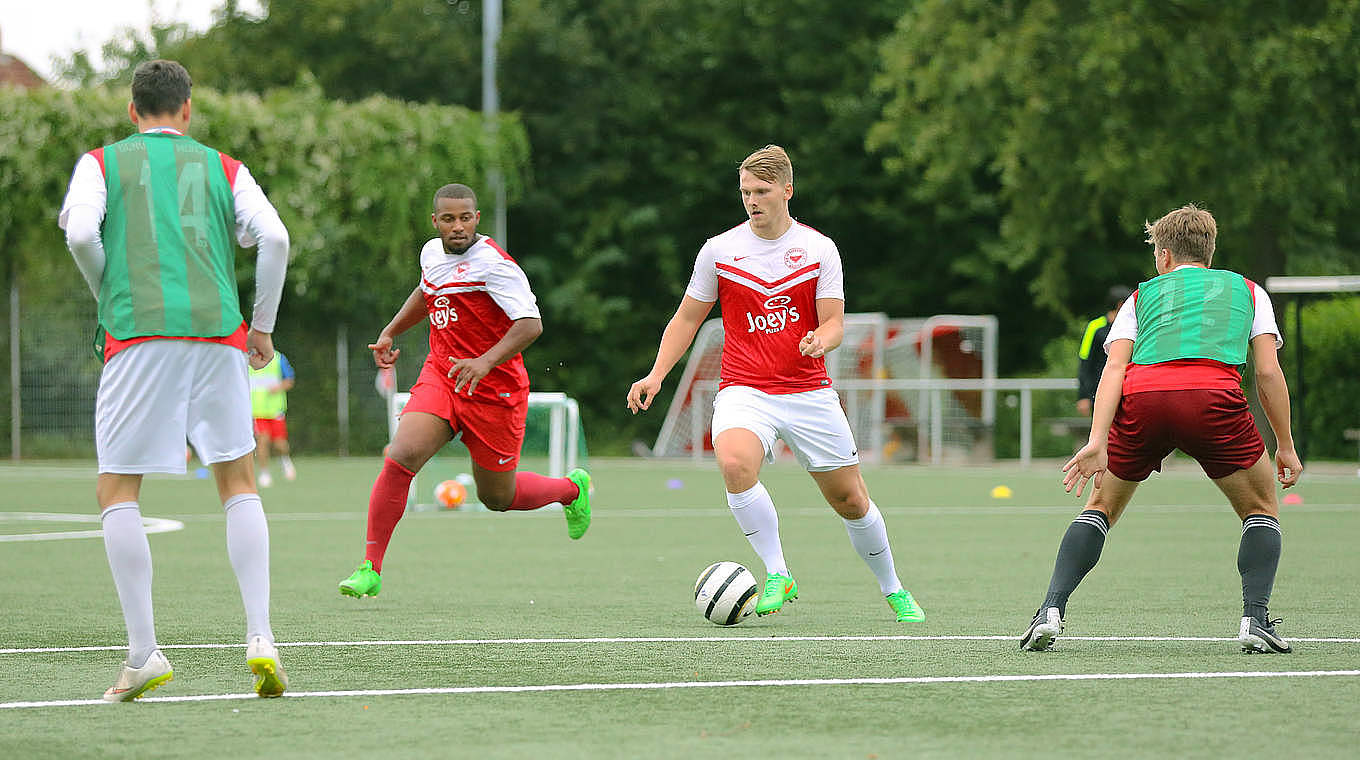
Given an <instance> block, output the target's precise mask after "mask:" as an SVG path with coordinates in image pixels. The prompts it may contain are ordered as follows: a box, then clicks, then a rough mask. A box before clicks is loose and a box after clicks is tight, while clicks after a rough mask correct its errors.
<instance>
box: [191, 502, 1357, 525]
mask: <svg viewBox="0 0 1360 760" xmlns="http://www.w3.org/2000/svg"><path fill="white" fill-rule="evenodd" d="M879 508H880V509H885V510H887V511H889V512H892V513H893V514H901V515H908V516H910V515H961V516H994V515H1032V516H1047V515H1057V514H1062V515H1074V514H1076V513H1077V512H1079V511H1080V506H1079V505H1075V504H1074V505H1072V506H1054V505H1053V504H1032V505H1024V504H1011V505H1005V506H1002V505H995V504H960V505H953V506H936V507H913V506H897V505H893V506H883V505H879ZM1136 508H1137V511H1138V512H1146V513H1150V514H1161V513H1194V514H1200V513H1207V512H1225V511H1227V510H1228V506H1227V505H1226V504H1138V505H1136ZM1289 509H1290V511H1291V512H1356V511H1360V504H1298V505H1292V506H1290V508H1289ZM539 511H540V512H541V511H542V510H539ZM779 513H780V514H781V515H784V514H787V515H788V516H791V517H825V516H826V514H827V507H825V506H821V507H783V508H781V509H780V512H779ZM268 514H269V520H270V522H322V521H331V520H334V521H351V520H352V521H362V520H364V519H366V518H367V516H368V513H367V512H360V511H354V512H270V513H268ZM731 514H732V513H731V512H730V511H729V510H728V509H727V508H726V507H725V506H714V507H667V508H661V507H657V508H655V509H637V508H623V509H609V508H599V509H598V510H597V511H596V513H595V517H596V518H602V519H606V520H608V519H613V518H620V519H625V518H626V519H663V520H669V519H685V520H688V519H690V518H694V517H720V518H724V519H730V518H731ZM535 515H536V513H533V512H528V513H525V514H524V515H523V517H524V518H525V519H528V518H532V517H535ZM173 517H174V518H175V519H176V520H182V521H183V522H220V521H221V520H222V516H221V514H220V513H214V514H182V515H173ZM457 517H474V518H475V517H481V518H487V517H490V518H492V519H503V518H500V517H498V516H497V515H496V513H495V512H482V511H478V510H461V509H444V510H431V511H429V512H412V513H409V514H407V515H406V516H405V517H404V518H403V519H407V520H409V519H413V518H414V519H419V520H442V519H449V518H455V519H456V518H457Z"/></svg>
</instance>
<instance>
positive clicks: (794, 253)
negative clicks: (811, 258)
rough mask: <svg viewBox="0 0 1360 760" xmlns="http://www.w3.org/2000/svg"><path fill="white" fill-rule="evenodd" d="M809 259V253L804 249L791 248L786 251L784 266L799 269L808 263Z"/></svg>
mask: <svg viewBox="0 0 1360 760" xmlns="http://www.w3.org/2000/svg"><path fill="white" fill-rule="evenodd" d="M807 258H808V255H807V251H805V250H803V249H802V248H790V249H788V250H787V251H784V266H786V267H788V268H789V269H797V268H798V267H801V266H802V265H804V264H806V263H807Z"/></svg>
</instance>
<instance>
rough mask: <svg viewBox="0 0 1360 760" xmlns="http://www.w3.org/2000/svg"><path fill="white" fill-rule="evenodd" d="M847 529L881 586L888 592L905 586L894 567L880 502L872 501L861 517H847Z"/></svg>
mask: <svg viewBox="0 0 1360 760" xmlns="http://www.w3.org/2000/svg"><path fill="white" fill-rule="evenodd" d="M841 519H842V520H843V521H844V522H845V532H846V533H849V534H850V545H851V546H853V547H855V551H857V552H859V556H861V557H863V558H864V564H866V565H868V566H869V569H870V570H872V571H873V572H874V577H875V578H877V579H878V590H879V591H882V592H883V594H884V595H885V596H886V595H888V594H892V593H895V592H898V591H901V590H902V581H900V580H898V579H897V569H896V568H895V567H893V557H892V547H890V546H889V545H888V529H887V527H886V526H884V524H883V514H882V513H881V512H879V511H878V505H877V504H875V503H873V501H870V502H869V511H868V512H866V513H865V515H864V516H863V517H861V518H859V519H858V520H846V519H845V518H841Z"/></svg>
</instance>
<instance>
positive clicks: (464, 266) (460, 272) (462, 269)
mask: <svg viewBox="0 0 1360 760" xmlns="http://www.w3.org/2000/svg"><path fill="white" fill-rule="evenodd" d="M468 268H469V265H468V263H467V262H466V261H464V262H463V263H461V264H458V265H456V266H455V267H454V268H453V279H455V280H464V279H467V273H468Z"/></svg>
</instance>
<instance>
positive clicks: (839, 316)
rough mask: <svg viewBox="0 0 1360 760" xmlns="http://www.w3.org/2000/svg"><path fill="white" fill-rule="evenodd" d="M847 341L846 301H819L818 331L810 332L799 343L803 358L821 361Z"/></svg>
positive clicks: (822, 299)
mask: <svg viewBox="0 0 1360 760" xmlns="http://www.w3.org/2000/svg"><path fill="white" fill-rule="evenodd" d="M844 339H845V301H842V300H841V299H839V298H818V299H817V329H816V330H809V331H808V334H807V335H804V336H803V339H802V340H800V341H798V351H799V352H800V353H802V354H803V356H810V357H812V358H813V359H819V358H821V357H823V356H825V355H826V354H827V353H829V352H831V351H834V350H836V348H837V347H838V346H840V344H841V341H842V340H844Z"/></svg>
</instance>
